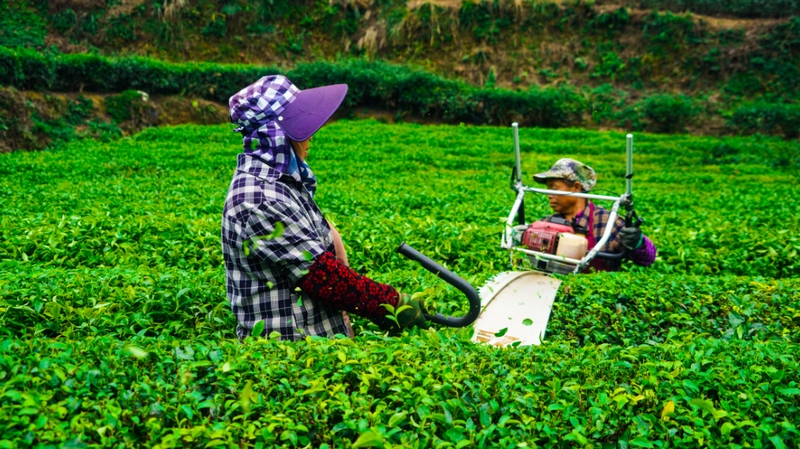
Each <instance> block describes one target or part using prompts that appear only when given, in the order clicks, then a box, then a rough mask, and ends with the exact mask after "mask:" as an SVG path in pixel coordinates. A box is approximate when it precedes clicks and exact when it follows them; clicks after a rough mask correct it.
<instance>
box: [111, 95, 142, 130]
mask: <svg viewBox="0 0 800 449" xmlns="http://www.w3.org/2000/svg"><path fill="white" fill-rule="evenodd" d="M144 95H146V94H143V93H142V92H140V91H137V90H126V91H125V92H122V93H121V94H119V95H111V96H108V97H106V112H108V115H110V116H111V118H112V119H113V120H114V122H115V123H122V122H125V121H128V120H130V119H132V118H133V117H134V116H136V115H138V114H141V113H142V112H143V110H144V102H145V101H146V99H145V98H144Z"/></svg>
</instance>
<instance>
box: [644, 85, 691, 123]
mask: <svg viewBox="0 0 800 449" xmlns="http://www.w3.org/2000/svg"><path fill="white" fill-rule="evenodd" d="M641 113H642V115H643V116H644V117H645V118H646V119H647V120H648V121H649V124H650V126H649V127H650V128H652V130H653V131H658V132H678V131H682V130H683V129H684V128H685V127H686V125H687V124H689V123H691V122H692V120H694V118H695V117H697V115H698V113H699V110H698V108H697V106H695V104H694V102H693V101H692V99H691V98H690V97H687V96H685V95H669V94H657V95H652V96H649V97H647V98H645V99H644V100H643V101H642V106H641Z"/></svg>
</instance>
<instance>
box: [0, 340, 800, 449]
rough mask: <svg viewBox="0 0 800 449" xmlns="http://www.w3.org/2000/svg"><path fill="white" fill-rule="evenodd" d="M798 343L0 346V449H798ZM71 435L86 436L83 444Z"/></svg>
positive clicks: (123, 343)
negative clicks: (0, 385)
mask: <svg viewBox="0 0 800 449" xmlns="http://www.w3.org/2000/svg"><path fill="white" fill-rule="evenodd" d="M799 350H800V347H798V345H797V344H796V343H784V342H761V343H756V344H751V343H748V342H725V341H721V340H715V339H709V338H707V337H703V336H696V335H692V334H686V335H683V336H681V337H680V338H677V337H676V338H673V339H672V340H671V341H670V342H669V343H668V344H664V345H658V346H651V345H641V346H635V347H630V348H620V347H617V346H610V345H591V346H587V347H583V348H575V347H573V346H571V345H569V344H548V345H545V346H542V347H535V348H518V349H513V350H502V349H498V348H494V347H490V346H477V345H471V344H469V343H465V342H464V341H463V337H460V336H458V335H453V334H450V333H443V332H435V331H430V332H424V333H421V334H419V335H415V336H405V337H403V338H398V339H388V338H385V337H382V336H378V335H371V334H367V335H364V336H362V337H360V338H359V340H357V341H355V342H354V341H349V340H324V339H312V338H309V339H307V340H305V341H301V342H298V343H286V342H281V341H268V340H258V341H248V342H247V343H245V344H238V343H235V342H231V341H215V340H184V341H180V342H179V341H174V342H169V341H159V340H151V339H142V338H138V339H133V340H129V341H114V340H112V339H107V338H94V339H86V340H76V341H63V342H62V341H56V342H51V341H49V340H45V339H42V338H32V339H28V340H20V339H11V338H7V339H4V340H3V341H2V342H0V370H2V371H0V373H1V374H2V379H3V381H4V384H5V386H6V389H5V394H4V395H3V396H2V398H0V413H2V415H0V416H2V418H3V421H4V422H5V423H6V428H5V431H4V433H3V440H1V441H3V443H4V444H5V445H10V444H15V443H16V444H19V445H20V446H21V447H32V446H35V445H59V444H61V443H62V442H65V441H66V443H67V445H69V446H84V445H87V446H88V445H125V446H153V447H159V448H162V447H181V446H187V445H190V446H203V447H234V446H236V447H255V448H264V447H282V448H284V447H285V448H291V447H308V446H311V447H342V448H346V447H412V448H423V447H439V446H441V447H450V446H453V447H466V446H476V447H491V448H495V447H498V448H499V447H514V446H517V445H519V444H525V445H526V446H537V447H539V446H541V447H560V446H563V445H564V443H568V444H573V443H577V444H579V445H582V446H586V445H593V446H596V447H609V448H612V447H617V446H620V445H625V446H628V447H650V446H652V447H677V448H684V447H685V448H694V447H698V446H699V445H709V446H714V447H719V446H728V447H745V446H747V445H751V446H761V447H770V445H774V446H775V447H790V445H791V442H792V441H793V440H794V439H795V438H796V436H797V427H796V424H794V423H795V422H796V418H797V415H798V406H797V396H798V395H800V389H799V388H798V384H797V381H796V379H795V377H794V376H792V373H794V372H797V370H798V360H797V352H798V351H799ZM76 423H80V426H78V425H77V424H76Z"/></svg>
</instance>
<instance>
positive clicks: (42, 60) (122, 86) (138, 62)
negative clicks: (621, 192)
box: [0, 22, 800, 138]
mask: <svg viewBox="0 0 800 449" xmlns="http://www.w3.org/2000/svg"><path fill="white" fill-rule="evenodd" d="M798 23H800V22H798ZM268 73H270V74H274V73H285V74H286V75H287V76H289V78H290V79H292V80H293V81H294V82H295V83H296V84H298V85H299V86H302V87H303V88H308V87H314V86H319V85H325V84H336V83H347V84H348V86H349V92H348V96H347V98H346V100H345V105H346V106H348V107H350V108H357V107H372V108H379V109H384V110H390V111H394V112H395V113H396V115H395V119H397V120H402V119H403V117H404V116H405V115H408V114H410V115H412V116H415V117H417V118H419V117H423V118H426V119H436V120H444V121H448V122H456V123H458V122H466V123H472V124H500V125H508V124H510V123H511V122H512V121H517V122H520V123H521V124H522V125H535V126H541V127H551V128H555V127H564V126H580V125H590V124H591V123H590V122H594V123H595V124H598V123H604V122H609V121H611V122H613V124H615V125H616V126H624V127H626V128H628V129H633V130H641V129H650V130H653V131H658V132H681V131H685V130H686V128H687V126H689V125H690V124H694V122H696V121H697V119H698V116H700V115H701V113H703V114H705V115H706V116H707V115H709V114H711V113H713V114H717V116H716V117H715V118H716V119H722V117H720V116H719V113H720V111H718V110H716V109H714V107H712V106H711V105H710V104H708V103H701V102H698V100H696V99H693V98H691V97H686V96H683V95H672V94H656V95H653V96H650V97H647V98H644V99H642V100H640V101H638V102H637V103H634V104H633V105H632V106H627V107H623V104H621V103H619V102H617V101H616V100H615V99H614V96H613V94H612V92H611V91H610V90H608V89H605V88H598V89H594V90H587V89H577V88H574V87H572V86H569V85H559V86H554V87H536V88H530V89H527V90H510V89H499V88H491V87H474V86H471V85H469V84H466V83H464V82H460V81H456V80H448V79H445V78H441V77H439V76H436V75H433V74H431V73H429V72H425V71H422V70H409V69H408V68H407V67H404V66H396V65H389V64H386V63H383V62H369V61H366V60H360V59H351V60H345V61H341V62H336V63H333V62H315V63H306V64H298V65H297V66H296V67H295V68H293V69H291V70H283V69H279V68H275V67H259V66H246V65H224V64H210V63H203V64H195V63H191V64H172V63H165V62H162V61H157V60H153V59H147V58H140V57H130V58H108V57H104V56H99V55H90V54H67V55H64V54H43V53H38V52H36V51H33V50H27V49H9V48H3V47H0V84H2V85H10V86H14V87H16V88H18V89H34V90H55V91H59V92H73V91H90V92H122V93H121V94H120V95H119V96H117V97H115V98H118V99H120V100H121V101H127V103H125V104H126V107H125V108H124V110H117V109H115V108H114V107H111V108H110V110H109V112H110V115H111V116H112V118H113V119H114V121H115V122H119V121H122V119H125V118H129V117H130V116H131V115H135V113H136V111H135V110H134V109H137V110H141V109H142V105H140V106H136V107H134V106H135V105H133V103H131V99H132V98H134V97H136V96H137V95H140V94H137V93H136V92H135V91H132V90H130V89H139V90H142V91H144V92H147V93H148V94H155V95H178V94H180V95H196V96H200V97H202V98H205V99H208V100H212V101H217V102H220V103H226V102H227V99H228V98H229V97H230V96H231V95H232V94H233V93H235V92H237V91H238V90H239V89H241V88H242V87H243V86H247V85H248V84H250V83H251V82H252V81H254V80H256V79H258V78H259V77H261V76H263V75H264V74H268ZM128 97H130V98H128ZM125 98H128V99H127V100H125ZM114 101H116V100H113V99H112V103H111V104H115V103H113V102H114ZM137 101H138V100H137ZM106 104H107V105H109V103H108V102H107V103H106ZM132 107H134V109H131V108H132ZM351 112H352V111H351ZM115 114H116V115H115ZM120 114H121V115H120ZM10 115H14V114H10ZM722 115H723V116H729V118H728V119H727V121H726V122H725V132H729V133H730V132H741V133H754V132H761V133H776V134H782V135H784V136H786V137H790V138H791V137H796V136H797V135H798V134H800V113H798V105H795V104H787V103H768V102H765V101H763V100H762V101H761V102H759V103H745V104H743V105H741V106H739V107H737V108H736V109H734V110H733V111H732V112H730V111H729V112H726V113H723V114H722ZM590 117H591V118H590Z"/></svg>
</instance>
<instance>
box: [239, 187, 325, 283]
mask: <svg viewBox="0 0 800 449" xmlns="http://www.w3.org/2000/svg"><path fill="white" fill-rule="evenodd" d="M248 236H249V238H248V239H247V240H245V241H244V242H243V245H245V246H247V247H248V249H247V250H245V253H248V252H249V253H251V254H254V255H255V256H257V257H259V258H260V259H262V260H264V261H266V262H268V263H270V264H271V265H273V266H275V267H277V268H278V269H279V270H280V271H281V273H283V275H284V276H286V277H287V278H288V279H289V280H290V281H291V283H292V284H296V283H297V282H298V281H299V280H300V278H302V277H303V276H305V275H306V274H307V273H308V270H309V268H310V267H311V265H312V264H313V263H314V259H316V258H317V257H319V256H320V255H322V253H324V252H325V245H324V243H323V241H322V238H320V236H318V235H317V232H316V231H315V230H314V226H313V224H312V223H311V221H310V219H309V217H308V214H306V213H304V211H303V210H302V209H301V208H300V205H299V204H297V203H295V202H291V201H280V200H273V201H264V202H262V203H261V204H259V206H258V208H257V209H256V210H255V211H254V213H253V214H252V215H251V216H250V220H249V223H248Z"/></svg>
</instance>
